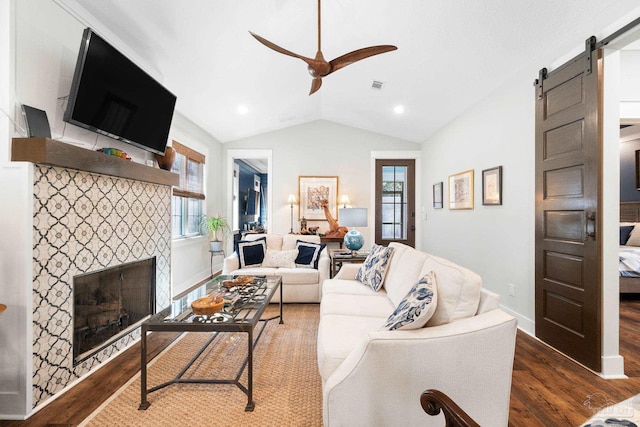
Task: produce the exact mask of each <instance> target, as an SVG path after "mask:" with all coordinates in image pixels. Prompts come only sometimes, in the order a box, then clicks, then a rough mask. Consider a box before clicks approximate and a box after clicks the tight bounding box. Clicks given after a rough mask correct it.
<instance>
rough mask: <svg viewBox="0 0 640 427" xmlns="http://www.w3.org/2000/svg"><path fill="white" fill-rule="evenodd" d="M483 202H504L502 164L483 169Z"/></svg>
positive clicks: (488, 203) (495, 203) (486, 203)
mask: <svg viewBox="0 0 640 427" xmlns="http://www.w3.org/2000/svg"><path fill="white" fill-rule="evenodd" d="M482 204H483V205H488V206H491V205H501V204H502V166H497V167H495V168H491V169H485V170H483V171H482Z"/></svg>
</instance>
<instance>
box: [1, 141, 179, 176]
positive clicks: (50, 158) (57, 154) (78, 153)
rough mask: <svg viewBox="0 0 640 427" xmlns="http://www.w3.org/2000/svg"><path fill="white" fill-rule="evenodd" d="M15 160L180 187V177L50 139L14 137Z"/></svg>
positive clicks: (13, 158)
mask: <svg viewBox="0 0 640 427" xmlns="http://www.w3.org/2000/svg"><path fill="white" fill-rule="evenodd" d="M11 160H12V161H14V162H31V163H38V164H43V165H50V166H58V167H62V168H69V169H77V170H81V171H86V172H93V173H99V174H103V175H111V176H117V177H120V178H128V179H134V180H137V181H144V182H151V183H153V184H160V185H178V184H179V181H180V176H179V175H178V174H176V173H173V172H169V171H166V170H164V169H157V168H152V167H150V166H146V165H143V164H140V163H135V162H132V161H130V160H125V159H121V158H119V157H115V156H109V155H107V154H104V153H101V152H98V151H92V150H87V149H86V148H82V147H77V146H75V145H71V144H66V143H64V142H60V141H56V140H54V139H50V138H13V139H12V144H11Z"/></svg>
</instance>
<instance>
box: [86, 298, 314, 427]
mask: <svg viewBox="0 0 640 427" xmlns="http://www.w3.org/2000/svg"><path fill="white" fill-rule="evenodd" d="M276 312H277V304H270V306H269V308H268V309H267V311H266V312H265V316H263V317H268V316H270V315H274V314H276ZM318 319H319V305H317V304H285V305H284V324H282V325H280V324H278V321H277V320H274V321H271V322H269V323H268V324H267V326H266V328H265V330H264V333H263V334H262V337H261V338H260V341H259V342H258V345H257V346H256V348H255V349H254V358H253V363H254V365H253V366H254V371H253V380H254V382H253V400H254V402H255V409H254V411H253V412H245V411H244V408H245V405H246V403H247V396H246V395H245V394H244V393H243V392H242V391H241V390H240V389H239V388H238V387H237V386H235V385H233V384H172V385H169V386H167V387H165V388H163V389H160V390H158V391H155V392H153V393H151V394H149V396H148V400H149V402H150V403H151V406H150V407H149V408H148V409H147V410H145V411H140V410H138V406H139V404H140V375H139V374H138V375H137V376H135V377H134V378H132V380H131V381H129V383H127V384H126V385H125V386H123V387H122V388H121V389H120V390H119V391H118V392H117V393H116V394H115V395H114V396H113V397H112V398H111V399H110V400H109V401H107V402H105V404H103V405H102V406H101V407H100V408H98V409H97V410H96V411H95V412H94V413H93V414H92V415H91V416H90V417H88V418H87V419H86V420H84V421H83V423H82V424H81V426H110V427H111V426H154V427H159V426H172V427H174V426H322V391H321V380H320V375H319V374H318V364H317V356H316V337H317V334H316V332H317V328H318ZM209 337H210V334H204V333H187V334H184V335H183V336H182V337H181V338H180V339H179V341H177V342H176V343H174V344H173V345H172V346H171V347H170V348H169V349H168V350H165V352H164V353H162V354H161V355H159V356H158V357H156V359H155V360H153V361H152V362H151V363H150V364H149V369H148V370H147V378H148V383H147V384H148V387H149V388H151V387H153V386H155V385H158V384H161V383H163V382H165V381H168V380H170V379H172V378H174V377H175V376H176V374H177V373H178V372H179V371H180V370H181V369H182V368H183V367H184V366H185V365H186V363H187V362H188V361H189V360H190V359H191V357H193V355H194V354H195V353H196V352H197V350H198V349H200V347H201V346H202V345H203V344H204V343H205V341H206V340H207V339H208V338H209ZM246 354H247V334H239V333H235V334H231V333H225V334H220V335H219V336H218V337H217V338H216V340H215V341H214V342H213V343H212V344H211V346H209V347H208V348H207V350H206V351H205V353H203V355H202V356H201V357H200V359H199V360H198V361H197V362H196V363H194V365H193V367H192V368H191V369H190V370H189V371H187V373H186V374H185V377H192V378H226V379H229V378H235V376H236V374H237V372H238V370H239V368H240V366H241V365H242V363H243V361H244V358H245V357H246ZM241 382H242V383H243V384H245V385H246V369H245V372H244V374H243V376H242V378H241Z"/></svg>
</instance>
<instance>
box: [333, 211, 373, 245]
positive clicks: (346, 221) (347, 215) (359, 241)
mask: <svg viewBox="0 0 640 427" xmlns="http://www.w3.org/2000/svg"><path fill="white" fill-rule="evenodd" d="M338 214H339V218H340V225H343V226H345V227H366V226H367V209H366V208H350V209H338ZM363 245H364V236H363V235H362V233H361V232H359V231H358V230H350V231H349V232H348V233H347V234H345V235H344V246H345V247H346V248H347V249H349V250H350V251H351V253H352V254H353V255H355V253H356V252H357V251H359V250H360V249H361V248H362V246H363Z"/></svg>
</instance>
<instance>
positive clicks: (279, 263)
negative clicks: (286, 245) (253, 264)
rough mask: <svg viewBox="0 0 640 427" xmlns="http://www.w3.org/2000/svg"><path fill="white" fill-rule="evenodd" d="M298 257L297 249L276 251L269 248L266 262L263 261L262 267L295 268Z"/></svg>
mask: <svg viewBox="0 0 640 427" xmlns="http://www.w3.org/2000/svg"><path fill="white" fill-rule="evenodd" d="M297 256H298V250H297V249H292V250H290V251H277V250H275V249H269V248H267V253H266V254H265V256H264V260H263V261H262V266H263V267H285V268H295V266H296V263H295V261H296V257H297Z"/></svg>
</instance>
